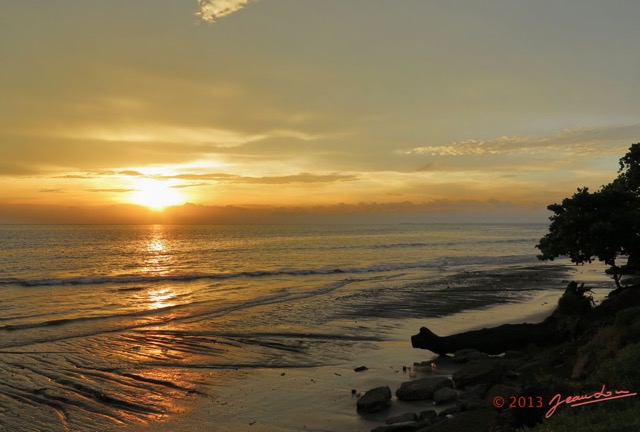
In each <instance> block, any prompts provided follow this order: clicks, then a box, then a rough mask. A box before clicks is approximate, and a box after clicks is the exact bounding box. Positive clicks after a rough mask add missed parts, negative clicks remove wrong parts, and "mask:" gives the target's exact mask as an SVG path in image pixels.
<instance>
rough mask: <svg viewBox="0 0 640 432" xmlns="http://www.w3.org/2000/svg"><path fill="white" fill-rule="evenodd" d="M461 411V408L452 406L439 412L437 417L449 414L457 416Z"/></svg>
mask: <svg viewBox="0 0 640 432" xmlns="http://www.w3.org/2000/svg"><path fill="white" fill-rule="evenodd" d="M461 411H462V408H460V407H459V406H458V405H454V406H451V407H448V408H445V409H443V410H442V411H440V412H439V413H438V417H446V416H448V415H450V414H458V413H459V412H461Z"/></svg>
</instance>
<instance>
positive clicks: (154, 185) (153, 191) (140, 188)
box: [129, 179, 185, 210]
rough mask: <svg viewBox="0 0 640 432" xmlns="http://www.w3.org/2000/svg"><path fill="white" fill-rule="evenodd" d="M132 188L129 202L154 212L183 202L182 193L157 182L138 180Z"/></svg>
mask: <svg viewBox="0 0 640 432" xmlns="http://www.w3.org/2000/svg"><path fill="white" fill-rule="evenodd" d="M134 187H135V191H134V192H132V194H131V196H130V197H129V200H130V201H131V202H132V203H134V204H139V205H142V206H145V207H149V208H152V209H154V210H162V209H163V208H165V207H168V206H172V205H176V204H180V203H182V202H184V201H185V197H184V195H183V194H182V193H180V192H179V191H178V190H176V189H175V188H172V187H171V186H169V185H167V184H166V183H165V182H161V181H158V180H152V179H140V180H137V181H136V184H135V186H134Z"/></svg>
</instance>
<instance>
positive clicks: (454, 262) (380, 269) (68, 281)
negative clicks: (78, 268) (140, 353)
mask: <svg viewBox="0 0 640 432" xmlns="http://www.w3.org/2000/svg"><path fill="white" fill-rule="evenodd" d="M532 260H535V255H507V256H484V257H442V258H438V259H436V260H432V261H426V262H413V263H394V264H377V265H371V266H366V267H347V268H339V267H336V268H307V269H293V270H292V269H279V270H250V271H239V272H230V273H185V274H182V273H181V274H164V275H158V274H122V275H115V276H74V277H64V278H56V277H52V278H41V279H16V278H10V279H0V285H8V284H13V285H22V286H25V287H38V286H59V285H103V284H144V283H157V282H191V281H196V280H207V279H209V280H223V279H232V278H241V277H248V278H263V277H272V276H291V277H296V276H313V275H331V274H345V275H348V274H361V273H384V272H391V271H403V270H418V269H425V270H429V269H431V270H446V269H448V268H450V267H454V268H455V267H460V266H470V265H491V264H500V265H504V264H517V263H527V262H531V261H532ZM138 289H140V287H131V288H121V289H119V290H122V291H126V290H138Z"/></svg>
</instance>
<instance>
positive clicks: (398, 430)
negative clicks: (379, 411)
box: [371, 421, 423, 432]
mask: <svg viewBox="0 0 640 432" xmlns="http://www.w3.org/2000/svg"><path fill="white" fill-rule="evenodd" d="M422 426H423V425H421V424H419V423H418V422H415V421H412V422H404V423H395V424H392V425H389V426H379V427H377V428H375V429H372V430H371V432H415V431H417V430H418V429H420V428H422Z"/></svg>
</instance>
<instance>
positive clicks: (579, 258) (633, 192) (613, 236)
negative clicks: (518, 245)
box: [536, 143, 640, 286]
mask: <svg viewBox="0 0 640 432" xmlns="http://www.w3.org/2000/svg"><path fill="white" fill-rule="evenodd" d="M547 208H548V209H549V210H551V211H552V212H553V213H554V214H553V216H551V217H550V218H549V219H550V220H551V225H550V226H549V232H548V233H547V234H546V235H545V236H544V237H542V238H541V239H540V242H539V243H538V245H536V247H537V248H538V249H540V251H541V252H542V253H541V254H540V255H538V258H539V259H541V260H553V259H554V258H556V257H559V256H568V257H569V258H570V259H571V261H572V262H574V263H576V264H584V263H588V262H592V261H593V260H595V259H598V260H600V261H602V262H604V263H605V264H607V265H609V266H610V273H611V274H612V275H613V276H614V280H615V282H616V285H618V286H620V276H621V275H622V274H630V273H634V272H637V271H639V270H640V143H638V144H633V145H632V146H631V147H630V148H629V151H628V152H627V154H626V155H625V156H624V157H622V158H621V159H620V170H619V171H618V177H617V178H616V179H615V180H613V181H612V182H611V183H609V184H607V185H604V186H602V187H601V188H600V189H599V190H598V191H596V192H590V191H589V189H588V188H586V187H584V188H579V189H578V191H577V192H576V193H575V194H573V196H572V197H570V198H565V199H564V200H562V203H561V204H552V205H550V206H548V207H547ZM621 256H626V257H627V258H628V259H627V264H626V265H624V266H618V264H617V261H616V260H617V259H618V258H619V257H621Z"/></svg>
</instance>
